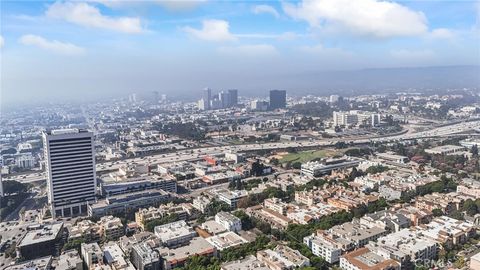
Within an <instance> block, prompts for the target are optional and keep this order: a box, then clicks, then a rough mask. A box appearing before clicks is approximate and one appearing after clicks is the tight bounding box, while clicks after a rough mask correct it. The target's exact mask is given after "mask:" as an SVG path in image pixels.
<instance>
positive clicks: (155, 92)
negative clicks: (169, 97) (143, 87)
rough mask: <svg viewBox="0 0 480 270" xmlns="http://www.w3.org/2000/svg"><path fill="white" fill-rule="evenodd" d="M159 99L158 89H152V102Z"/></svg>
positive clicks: (156, 101)
mask: <svg viewBox="0 0 480 270" xmlns="http://www.w3.org/2000/svg"><path fill="white" fill-rule="evenodd" d="M159 101H160V94H159V93H158V91H153V103H158V102H159Z"/></svg>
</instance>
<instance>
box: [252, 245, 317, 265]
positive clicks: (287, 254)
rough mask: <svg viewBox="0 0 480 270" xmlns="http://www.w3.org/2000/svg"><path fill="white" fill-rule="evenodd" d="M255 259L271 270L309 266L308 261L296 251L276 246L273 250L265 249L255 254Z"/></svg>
mask: <svg viewBox="0 0 480 270" xmlns="http://www.w3.org/2000/svg"><path fill="white" fill-rule="evenodd" d="M257 259H258V260H259V261H261V262H263V263H265V264H266V265H267V266H268V267H269V268H270V269H272V270H289V269H294V268H301V267H305V266H310V260H309V259H308V258H307V257H305V256H303V255H302V254H301V253H300V252H299V251H298V250H294V249H291V248H289V247H287V246H284V245H278V246H276V247H275V248H274V249H273V250H272V249H265V250H261V251H258V252H257Z"/></svg>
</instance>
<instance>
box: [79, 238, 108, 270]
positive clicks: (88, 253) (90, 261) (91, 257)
mask: <svg viewBox="0 0 480 270" xmlns="http://www.w3.org/2000/svg"><path fill="white" fill-rule="evenodd" d="M80 252H81V254H82V258H83V262H84V263H85V266H86V267H87V269H95V266H96V265H102V264H103V251H102V250H101V249H100V246H99V245H98V244H97V243H90V244H86V243H82V244H81V246H80Z"/></svg>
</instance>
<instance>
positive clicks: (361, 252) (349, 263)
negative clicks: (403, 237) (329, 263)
mask: <svg viewBox="0 0 480 270" xmlns="http://www.w3.org/2000/svg"><path fill="white" fill-rule="evenodd" d="M340 268H341V269H343V270H400V263H398V262H397V261H395V260H393V259H390V258H384V257H382V256H380V255H378V254H376V253H374V252H371V251H370V250H369V249H368V248H360V249H357V250H354V251H352V252H349V253H347V254H345V255H343V256H342V257H341V258H340Z"/></svg>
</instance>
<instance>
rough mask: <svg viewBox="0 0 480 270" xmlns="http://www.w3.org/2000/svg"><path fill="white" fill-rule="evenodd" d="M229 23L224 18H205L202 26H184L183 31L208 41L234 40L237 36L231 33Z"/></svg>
mask: <svg viewBox="0 0 480 270" xmlns="http://www.w3.org/2000/svg"><path fill="white" fill-rule="evenodd" d="M229 27H230V26H229V24H228V22H227V21H223V20H204V21H202V28H201V29H195V28H192V27H190V26H186V27H183V31H185V32H187V33H188V34H190V35H191V36H193V37H195V38H198V39H202V40H207V41H234V40H236V39H237V38H236V37H235V36H234V35H233V34H232V33H230V30H229Z"/></svg>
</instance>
